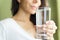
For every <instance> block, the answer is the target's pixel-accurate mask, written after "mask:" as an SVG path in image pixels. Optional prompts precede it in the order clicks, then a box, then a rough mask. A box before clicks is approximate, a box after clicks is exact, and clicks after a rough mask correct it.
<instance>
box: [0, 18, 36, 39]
mask: <svg viewBox="0 0 60 40" xmlns="http://www.w3.org/2000/svg"><path fill="white" fill-rule="evenodd" d="M0 40H37V39H35V38H33V37H31V36H30V35H29V34H28V33H27V32H26V31H25V30H24V29H23V28H22V27H21V26H20V25H18V24H17V23H16V22H15V20H13V19H12V18H7V19H4V20H2V21H0Z"/></svg>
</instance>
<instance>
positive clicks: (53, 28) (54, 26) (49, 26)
mask: <svg viewBox="0 0 60 40" xmlns="http://www.w3.org/2000/svg"><path fill="white" fill-rule="evenodd" d="M47 28H48V29H51V30H56V29H57V26H56V25H47Z"/></svg>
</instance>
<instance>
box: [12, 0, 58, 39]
mask: <svg viewBox="0 0 60 40" xmlns="http://www.w3.org/2000/svg"><path fill="white" fill-rule="evenodd" d="M17 1H18V3H20V6H19V10H18V12H17V14H16V15H15V16H13V17H12V18H13V19H14V20H15V21H16V22H17V24H19V25H20V26H21V27H22V28H23V29H24V30H25V31H26V32H27V33H28V34H29V35H30V36H31V37H34V38H35V35H36V30H35V27H34V26H35V25H33V23H32V22H31V21H30V15H31V14H35V12H36V9H37V8H38V7H39V6H40V5H41V1H40V0H17ZM33 6H35V7H33ZM27 24H28V25H27ZM52 24H54V25H52ZM39 26H41V25H39ZM42 26H43V28H42V30H44V29H46V30H44V31H45V32H47V35H48V36H47V38H49V39H50V40H54V39H53V34H54V33H55V31H56V29H57V27H56V25H55V22H54V21H47V22H46V24H44V25H42ZM47 30H48V31H47Z"/></svg>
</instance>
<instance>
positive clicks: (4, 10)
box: [0, 0, 60, 40]
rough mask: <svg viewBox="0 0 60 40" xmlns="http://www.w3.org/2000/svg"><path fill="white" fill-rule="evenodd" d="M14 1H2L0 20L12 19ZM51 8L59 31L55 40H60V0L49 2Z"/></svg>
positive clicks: (0, 0)
mask: <svg viewBox="0 0 60 40" xmlns="http://www.w3.org/2000/svg"><path fill="white" fill-rule="evenodd" d="M11 1H12V0H0V20H2V19H5V18H8V17H12V15H11V14H12V13H11ZM49 3H50V7H51V17H52V20H54V21H55V23H56V25H57V27H58V29H57V31H56V33H55V34H54V38H55V40H60V18H59V17H60V0H49Z"/></svg>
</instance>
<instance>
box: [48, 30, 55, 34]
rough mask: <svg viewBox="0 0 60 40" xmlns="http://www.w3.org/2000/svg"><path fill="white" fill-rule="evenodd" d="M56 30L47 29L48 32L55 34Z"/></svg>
mask: <svg viewBox="0 0 60 40" xmlns="http://www.w3.org/2000/svg"><path fill="white" fill-rule="evenodd" d="M55 32H56V31H55V30H47V33H50V34H54V33H55Z"/></svg>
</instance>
